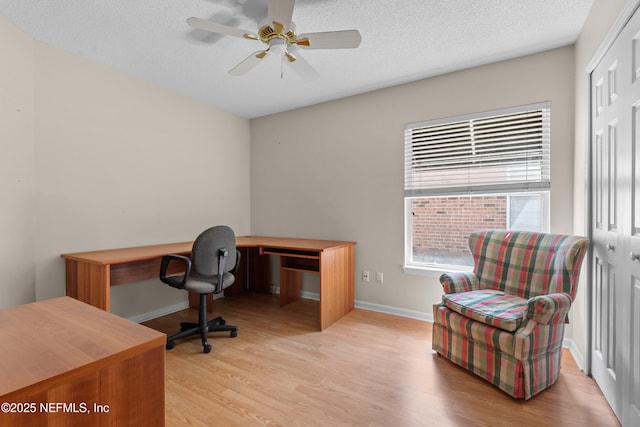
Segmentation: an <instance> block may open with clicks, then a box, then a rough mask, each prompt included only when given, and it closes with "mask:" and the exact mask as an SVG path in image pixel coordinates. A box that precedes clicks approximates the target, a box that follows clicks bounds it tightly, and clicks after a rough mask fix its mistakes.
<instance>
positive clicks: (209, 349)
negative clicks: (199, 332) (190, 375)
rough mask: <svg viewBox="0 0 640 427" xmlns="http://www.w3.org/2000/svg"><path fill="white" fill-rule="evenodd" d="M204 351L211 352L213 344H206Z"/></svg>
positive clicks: (203, 347)
mask: <svg viewBox="0 0 640 427" xmlns="http://www.w3.org/2000/svg"><path fill="white" fill-rule="evenodd" d="M202 352H203V353H209V352H211V344H205V345H203V346H202Z"/></svg>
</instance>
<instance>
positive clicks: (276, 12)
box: [269, 0, 295, 33]
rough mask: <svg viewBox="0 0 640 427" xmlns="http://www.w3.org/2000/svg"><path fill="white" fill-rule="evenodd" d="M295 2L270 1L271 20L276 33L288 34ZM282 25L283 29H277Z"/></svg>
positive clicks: (286, 0) (288, 0) (284, 0)
mask: <svg viewBox="0 0 640 427" xmlns="http://www.w3.org/2000/svg"><path fill="white" fill-rule="evenodd" d="M294 5H295V0H269V20H270V21H272V22H273V23H274V24H273V25H274V30H276V33H281V32H287V31H288V29H289V26H290V25H291V17H292V16H293V6H294ZM278 24H279V25H282V28H277V27H278Z"/></svg>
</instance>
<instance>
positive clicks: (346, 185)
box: [251, 47, 574, 318]
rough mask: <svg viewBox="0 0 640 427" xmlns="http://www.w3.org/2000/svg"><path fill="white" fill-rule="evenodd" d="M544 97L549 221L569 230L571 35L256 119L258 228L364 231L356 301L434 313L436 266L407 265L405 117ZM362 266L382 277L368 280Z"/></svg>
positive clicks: (304, 233)
mask: <svg viewBox="0 0 640 427" xmlns="http://www.w3.org/2000/svg"><path fill="white" fill-rule="evenodd" d="M541 101H551V108H552V116H551V132H552V135H551V136H552V152H551V156H552V171H551V172H552V175H551V176H552V178H551V179H552V194H551V229H552V231H554V232H565V233H570V232H572V230H573V213H572V207H573V203H572V199H573V162H572V159H573V141H574V126H573V119H574V51H573V47H566V48H562V49H557V50H553V51H549V52H545V53H541V54H538V55H532V56H527V57H523V58H519V59H515V60H511V61H506V62H500V63H496V64H491V65H486V66H482V67H478V68H474V69H469V70H464V71H460V72H456V73H451V74H447V75H443V76H439V77H434V78H430V79H426V80H422V81H418V82H415V83H410V84H405V85H401V86H396V87H393V88H389V89H385V90H379V91H376V92H371V93H368V94H364V95H359V96H354V97H350V98H347V99H342V100H339V101H334V102H329V103H325V104H320V105H315V106H311V107H307V108H301V109H298V110H293V111H290V112H286V113H281V114H277V115H273V116H268V117H263V118H259V119H254V120H252V121H251V171H252V175H251V231H252V233H254V234H275V235H287V236H296V237H297V236H300V237H316V238H327V239H342V240H354V241H357V242H358V245H357V246H356V265H355V270H356V282H355V283H356V284H355V296H356V300H357V302H358V301H359V302H361V303H365V305H366V304H378V305H381V306H390V307H393V308H398V309H400V310H403V311H404V313H403V314H407V313H408V314H410V315H416V316H417V317H425V318H427V317H429V316H430V315H431V305H432V303H434V302H436V301H437V300H438V299H439V298H440V295H441V287H440V285H439V284H438V281H437V278H436V277H435V276H433V277H423V276H414V275H408V274H405V273H404V272H403V271H402V264H403V260H404V255H403V251H404V231H403V230H404V207H403V150H404V147H403V129H404V125H405V124H406V123H410V122H416V121H421V120H428V119H435V118H439V117H447V116H453V115H459V114H465V113H473V112H479V111H485V110H491V109H497V108H503V107H509V106H515V105H522V104H529V103H535V102H541ZM362 270H369V271H371V272H372V277H374V278H375V274H374V272H377V271H380V272H383V273H384V283H383V284H379V283H375V280H372V281H371V282H370V283H365V282H362V281H361V280H360V272H361V271H362ZM314 285H315V284H314V283H313V282H312V281H311V282H310V283H307V284H306V289H307V290H309V291H313V289H314ZM316 292H317V289H316ZM382 308H384V307H382Z"/></svg>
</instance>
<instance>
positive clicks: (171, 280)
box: [160, 254, 191, 289]
mask: <svg viewBox="0 0 640 427" xmlns="http://www.w3.org/2000/svg"><path fill="white" fill-rule="evenodd" d="M172 262H173V263H176V262H177V263H180V264H183V265H184V273H182V274H173V275H169V276H167V270H168V269H169V266H170V265H171V263H172ZM190 273H191V259H189V258H188V257H186V256H183V255H175V254H168V255H165V256H163V257H162V261H161V263H160V281H162V282H163V283H166V284H167V285H169V286H172V287H174V288H178V289H182V288H183V287H184V285H185V283H187V279H188V278H189V274H190Z"/></svg>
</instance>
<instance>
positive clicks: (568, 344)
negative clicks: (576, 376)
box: [562, 338, 585, 372]
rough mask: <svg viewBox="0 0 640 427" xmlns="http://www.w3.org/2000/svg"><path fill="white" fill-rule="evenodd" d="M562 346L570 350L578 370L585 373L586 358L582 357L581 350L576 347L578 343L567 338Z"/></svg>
mask: <svg viewBox="0 0 640 427" xmlns="http://www.w3.org/2000/svg"><path fill="white" fill-rule="evenodd" d="M562 346H563V347H564V348H568V349H569V352H570V353H571V356H573V360H575V362H576V365H578V369H580V370H581V371H582V372H585V370H584V357H583V356H582V353H581V352H580V349H578V347H577V346H576V343H575V342H574V341H573V340H572V339H571V338H565V339H564V340H563V341H562Z"/></svg>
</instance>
